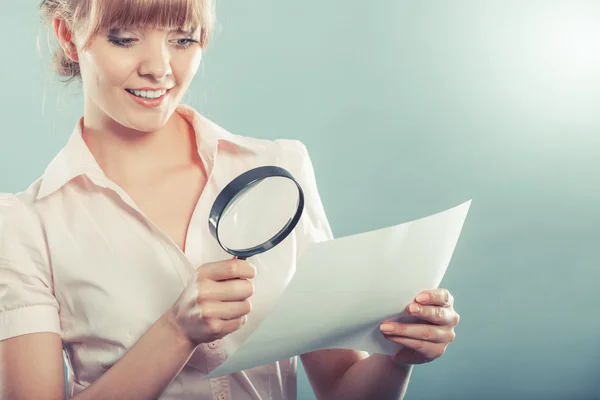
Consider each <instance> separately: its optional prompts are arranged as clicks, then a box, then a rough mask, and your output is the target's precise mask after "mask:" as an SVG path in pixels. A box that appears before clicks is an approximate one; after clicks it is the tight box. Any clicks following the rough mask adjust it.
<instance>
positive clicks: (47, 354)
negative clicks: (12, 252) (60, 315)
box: [0, 260, 256, 400]
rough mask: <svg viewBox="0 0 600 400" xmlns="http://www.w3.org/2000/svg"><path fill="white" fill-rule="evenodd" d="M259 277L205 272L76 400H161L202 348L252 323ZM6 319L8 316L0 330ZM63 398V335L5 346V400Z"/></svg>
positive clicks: (247, 269)
mask: <svg viewBox="0 0 600 400" xmlns="http://www.w3.org/2000/svg"><path fill="white" fill-rule="evenodd" d="M0 266H1V265H0ZM0 272H1V271H0ZM255 275H256V268H254V267H253V266H251V265H250V264H248V263H246V262H245V261H242V260H227V261H221V262H218V263H210V264H205V265H203V266H201V267H199V268H198V269H197V270H196V277H195V279H193V280H192V281H191V282H190V284H188V286H187V287H186V288H185V289H184V291H183V293H182V294H181V296H180V297H179V299H177V301H176V302H175V304H174V305H173V306H172V307H171V308H170V309H169V310H168V311H167V312H166V313H165V314H163V316H162V317H161V318H159V319H158V320H157V321H156V322H155V323H154V324H153V325H152V326H151V327H150V328H149V329H148V330H147V331H146V332H145V333H144V334H143V335H142V337H141V338H140V339H139V340H138V341H137V342H136V343H135V345H134V346H133V347H132V348H131V349H129V350H128V351H127V353H125V355H124V356H123V357H121V359H120V360H119V361H118V362H117V363H115V365H113V366H112V367H111V368H110V369H109V370H108V371H106V372H105V373H104V374H103V375H102V376H101V377H100V378H98V379H97V380H96V381H95V382H94V383H92V384H91V385H90V386H89V387H87V388H85V389H84V390H82V391H81V393H78V394H77V395H75V396H74V397H73V398H74V399H76V400H97V399H110V400H121V399H122V400H146V399H148V400H150V399H157V398H158V397H159V396H160V395H161V393H162V392H163V391H164V390H165V389H166V388H167V386H168V385H169V383H171V381H172V380H173V379H174V378H175V377H176V376H177V374H178V373H179V372H180V371H181V369H182V368H183V367H184V365H185V364H186V363H187V362H188V360H189V359H190V357H191V356H192V353H193V351H194V350H195V348H196V347H197V346H198V345H199V344H200V343H208V342H212V341H214V340H217V339H221V338H223V337H224V336H225V335H228V334H229V333H231V332H233V331H236V330H238V329H239V328H240V327H241V326H242V325H243V324H244V323H245V321H246V315H247V314H248V313H249V312H250V309H251V303H250V301H249V300H248V298H249V297H250V296H251V295H252V293H253V291H254V287H253V285H252V283H251V282H250V281H249V279H251V278H253V277H254V276H255ZM3 317H4V316H3V314H2V313H0V323H1V322H2V318H3ZM5 318H6V317H5ZM6 319H7V320H8V318H6ZM0 328H1V326H0ZM62 398H64V377H63V373H62V343H61V339H60V335H59V334H58V333H50V332H46V333H31V334H24V335H19V336H15V337H12V338H10V339H6V340H4V341H1V342H0V399H2V400H58V399H62Z"/></svg>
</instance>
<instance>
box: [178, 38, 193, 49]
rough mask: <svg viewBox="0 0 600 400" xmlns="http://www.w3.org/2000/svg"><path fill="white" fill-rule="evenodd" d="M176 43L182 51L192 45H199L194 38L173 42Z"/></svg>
mask: <svg viewBox="0 0 600 400" xmlns="http://www.w3.org/2000/svg"><path fill="white" fill-rule="evenodd" d="M173 42H174V43H175V45H176V46H177V47H178V48H180V49H187V48H188V47H190V46H191V45H192V44H194V43H198V41H197V40H195V39H192V38H181V39H175V40H174V41H173Z"/></svg>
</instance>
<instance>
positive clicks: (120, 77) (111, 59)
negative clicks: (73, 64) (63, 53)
mask: <svg viewBox="0 0 600 400" xmlns="http://www.w3.org/2000/svg"><path fill="white" fill-rule="evenodd" d="M84 63H85V65H82V70H83V69H84V68H85V69H86V70H87V73H86V75H88V78H89V81H90V82H93V84H94V85H95V86H96V90H98V89H100V88H102V87H104V88H111V87H114V86H122V85H123V84H124V83H125V82H126V81H127V80H128V78H129V77H130V76H131V73H132V71H133V72H135V70H136V62H135V60H134V59H133V58H132V57H127V56H123V55H118V56H117V55H114V54H93V55H89V56H87V57H85V60H84Z"/></svg>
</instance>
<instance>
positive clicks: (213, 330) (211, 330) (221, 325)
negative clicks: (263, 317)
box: [207, 315, 248, 340]
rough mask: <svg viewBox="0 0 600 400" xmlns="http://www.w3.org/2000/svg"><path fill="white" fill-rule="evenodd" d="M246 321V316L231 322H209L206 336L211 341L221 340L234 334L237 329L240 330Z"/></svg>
mask: <svg viewBox="0 0 600 400" xmlns="http://www.w3.org/2000/svg"><path fill="white" fill-rule="evenodd" d="M247 321H248V316H247V315H244V316H242V317H239V318H236V319H231V320H219V319H213V320H209V322H208V324H207V329H208V334H209V336H210V337H211V338H212V340H215V339H221V338H223V337H224V336H227V335H228V334H230V333H231V332H235V331H237V330H238V329H240V328H241V327H242V326H243V325H245V324H246V322H247Z"/></svg>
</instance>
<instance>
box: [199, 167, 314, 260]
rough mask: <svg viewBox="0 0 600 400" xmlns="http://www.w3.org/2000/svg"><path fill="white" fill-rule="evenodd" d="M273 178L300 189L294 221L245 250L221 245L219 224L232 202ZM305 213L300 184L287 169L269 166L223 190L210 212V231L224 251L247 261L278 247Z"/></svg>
mask: <svg viewBox="0 0 600 400" xmlns="http://www.w3.org/2000/svg"><path fill="white" fill-rule="evenodd" d="M271 177H282V178H287V179H289V180H291V181H292V182H294V184H295V185H296V187H297V188H298V195H299V197H298V207H297V209H296V213H295V214H294V216H293V217H292V219H290V221H289V222H288V223H287V224H286V225H285V226H284V227H283V228H282V229H281V230H280V231H279V232H277V233H276V234H275V235H274V236H273V237H272V238H271V239H269V240H268V241H266V242H264V243H262V244H260V245H257V246H254V247H251V248H249V249H244V250H234V249H230V248H228V247H227V246H225V245H224V244H223V243H221V240H219V234H218V232H219V222H220V221H221V216H222V215H223V212H224V211H225V209H226V208H227V206H228V205H229V203H231V201H232V200H233V199H235V198H236V197H237V195H238V194H239V193H240V192H241V191H243V190H245V189H247V188H248V187H250V186H252V185H254V184H256V183H257V182H259V181H262V180H264V179H266V178H271ZM303 211H304V191H303V190H302V187H301V186H300V184H299V183H298V182H297V181H296V179H294V177H293V176H292V174H291V173H290V172H289V171H287V170H286V169H284V168H281V167H276V166H274V165H267V166H262V167H257V168H253V169H251V170H249V171H246V172H244V173H243V174H241V175H240V176H238V177H237V178H235V179H234V180H232V181H231V182H230V183H229V184H228V185H227V186H225V187H224V188H223V190H221V192H220V193H219V195H218V196H217V198H216V199H215V202H214V203H213V206H212V208H211V210H210V214H209V217H208V228H209V229H210V233H211V235H212V236H213V237H214V238H215V239H216V240H217V242H218V243H219V246H221V248H222V249H223V250H225V251H226V252H228V253H229V254H231V255H233V256H235V257H237V258H239V259H242V260H245V259H246V258H249V257H252V256H255V255H257V254H260V253H264V252H265V251H267V250H270V249H272V248H273V247H275V246H277V245H278V244H279V243H281V242H282V241H283V240H284V239H285V238H286V237H288V235H289V234H290V233H291V232H292V231H293V230H294V228H295V227H296V225H297V224H298V222H299V221H300V217H301V216H302V212H303Z"/></svg>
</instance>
